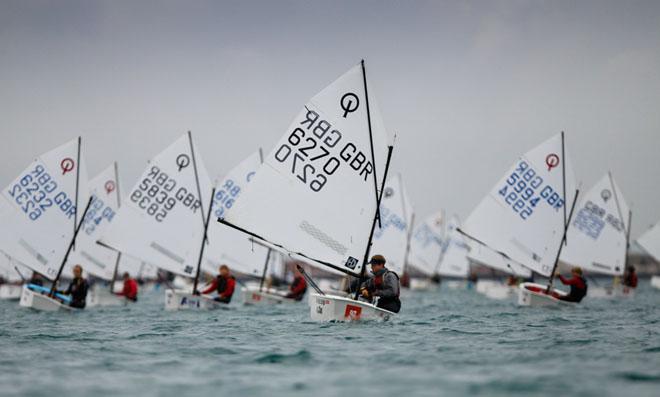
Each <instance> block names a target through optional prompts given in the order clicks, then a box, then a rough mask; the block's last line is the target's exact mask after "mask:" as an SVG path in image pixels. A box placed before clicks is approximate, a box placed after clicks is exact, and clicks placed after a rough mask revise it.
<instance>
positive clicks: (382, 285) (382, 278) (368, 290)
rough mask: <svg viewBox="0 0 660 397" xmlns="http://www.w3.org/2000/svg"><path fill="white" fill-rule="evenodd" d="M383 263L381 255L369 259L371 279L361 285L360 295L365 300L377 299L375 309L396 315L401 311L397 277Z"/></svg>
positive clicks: (383, 259) (383, 258)
mask: <svg viewBox="0 0 660 397" xmlns="http://www.w3.org/2000/svg"><path fill="white" fill-rule="evenodd" d="M385 262H386V261H385V257H383V256H382V255H374V256H372V257H371V260H370V261H369V264H370V265H371V273H373V277H371V278H370V279H368V280H367V281H365V282H364V283H362V286H361V288H360V293H361V294H362V296H363V297H365V298H366V299H372V298H375V297H378V303H377V304H376V306H377V307H380V308H381V309H385V310H389V311H391V312H394V313H398V312H399V310H401V301H400V300H399V290H400V285H399V276H398V275H397V274H396V273H394V272H392V271H390V270H388V269H387V268H386V267H385Z"/></svg>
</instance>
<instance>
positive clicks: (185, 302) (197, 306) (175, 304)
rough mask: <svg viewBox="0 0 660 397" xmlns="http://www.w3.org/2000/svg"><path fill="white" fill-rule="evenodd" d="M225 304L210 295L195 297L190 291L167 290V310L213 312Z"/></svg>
mask: <svg viewBox="0 0 660 397" xmlns="http://www.w3.org/2000/svg"><path fill="white" fill-rule="evenodd" d="M223 306H227V304H225V303H220V302H216V301H214V300H213V298H212V297H210V296H208V295H193V294H192V293H190V292H188V291H180V290H173V289H167V290H165V310H213V309H218V308H221V307H223Z"/></svg>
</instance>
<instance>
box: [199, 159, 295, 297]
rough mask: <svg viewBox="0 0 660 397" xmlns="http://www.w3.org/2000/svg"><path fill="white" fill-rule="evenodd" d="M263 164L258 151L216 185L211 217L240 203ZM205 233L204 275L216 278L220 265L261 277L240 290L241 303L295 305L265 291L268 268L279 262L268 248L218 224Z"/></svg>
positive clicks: (277, 256)
mask: <svg viewBox="0 0 660 397" xmlns="http://www.w3.org/2000/svg"><path fill="white" fill-rule="evenodd" d="M262 162H263V154H262V152H261V150H259V151H257V152H255V153H253V154H251V155H250V156H248V157H247V158H246V159H244V160H243V161H241V162H240V163H239V164H238V165H237V166H236V167H234V168H233V169H232V170H230V171H229V172H228V173H227V175H225V177H224V178H223V179H222V180H221V181H220V182H219V183H217V184H216V190H215V196H214V198H213V213H212V214H213V216H214V217H215V218H223V217H224V215H225V213H226V212H227V211H229V210H230V209H231V208H232V207H233V206H234V205H236V203H237V202H239V201H240V199H241V194H242V192H243V190H244V189H245V187H246V186H247V185H248V184H249V183H250V181H251V180H252V178H253V177H254V176H255V174H256V172H257V169H258V168H259V167H260V166H261V163H262ZM208 233H209V239H210V241H213V244H212V245H210V246H209V248H208V249H207V250H206V251H205V254H204V256H205V258H204V262H203V265H202V267H203V269H204V270H205V271H206V272H207V273H210V274H215V273H216V272H217V271H218V265H219V264H226V265H228V266H229V267H230V268H231V269H232V271H236V272H239V273H242V274H246V275H252V276H259V277H260V282H259V286H258V287H254V286H250V285H244V286H242V287H241V295H242V297H243V302H244V303H247V304H257V303H259V304H264V303H282V302H287V301H291V302H294V301H292V300H290V299H286V298H285V297H284V296H283V294H281V293H278V292H277V291H275V290H272V289H269V288H265V278H266V276H267V272H268V268H269V267H270V268H272V267H274V266H278V265H277V261H278V260H281V258H280V254H279V253H276V252H272V249H271V248H269V247H267V246H265V245H264V244H262V243H261V242H259V241H255V240H254V239H250V238H249V237H248V236H246V235H245V233H242V232H240V231H238V230H235V229H232V228H228V227H225V226H223V225H221V224H219V223H218V222H212V224H210V225H209V232H208Z"/></svg>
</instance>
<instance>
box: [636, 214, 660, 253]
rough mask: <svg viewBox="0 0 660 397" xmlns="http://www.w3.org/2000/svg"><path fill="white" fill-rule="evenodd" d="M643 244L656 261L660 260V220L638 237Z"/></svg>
mask: <svg viewBox="0 0 660 397" xmlns="http://www.w3.org/2000/svg"><path fill="white" fill-rule="evenodd" d="M637 243H638V244H639V245H641V246H642V248H644V249H645V250H646V252H648V253H649V254H650V255H651V256H652V257H653V258H655V260H656V261H658V262H660V222H658V223H656V224H655V225H654V226H653V227H652V228H650V229H649V230H647V231H646V233H644V234H642V235H641V237H639V238H638V239H637Z"/></svg>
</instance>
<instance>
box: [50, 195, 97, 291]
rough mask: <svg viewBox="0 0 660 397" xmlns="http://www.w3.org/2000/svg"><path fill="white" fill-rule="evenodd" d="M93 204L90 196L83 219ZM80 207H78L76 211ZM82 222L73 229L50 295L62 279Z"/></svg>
mask: <svg viewBox="0 0 660 397" xmlns="http://www.w3.org/2000/svg"><path fill="white" fill-rule="evenodd" d="M91 205H92V198H91V197H90V198H89V201H87V206H86V207H85V211H84V212H83V214H82V219H85V215H87V210H89V207H90V206H91ZM77 210H78V209H77V208H76V211H77ZM82 224H83V223H82V222H80V223H79V224H78V225H77V226H76V229H75V230H74V231H73V237H72V238H71V242H70V243H69V248H67V250H66V253H65V254H64V259H63V260H62V264H61V265H60V269H59V270H58V271H57V276H55V280H53V285H52V286H51V287H50V293H49V296H51V297H52V296H53V295H54V294H55V287H56V286H57V282H58V281H59V279H60V276H61V275H62V269H64V265H65V264H66V261H67V259H69V254H70V253H71V249H73V246H74V244H75V242H76V236H78V232H79V231H80V228H81V227H82Z"/></svg>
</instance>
